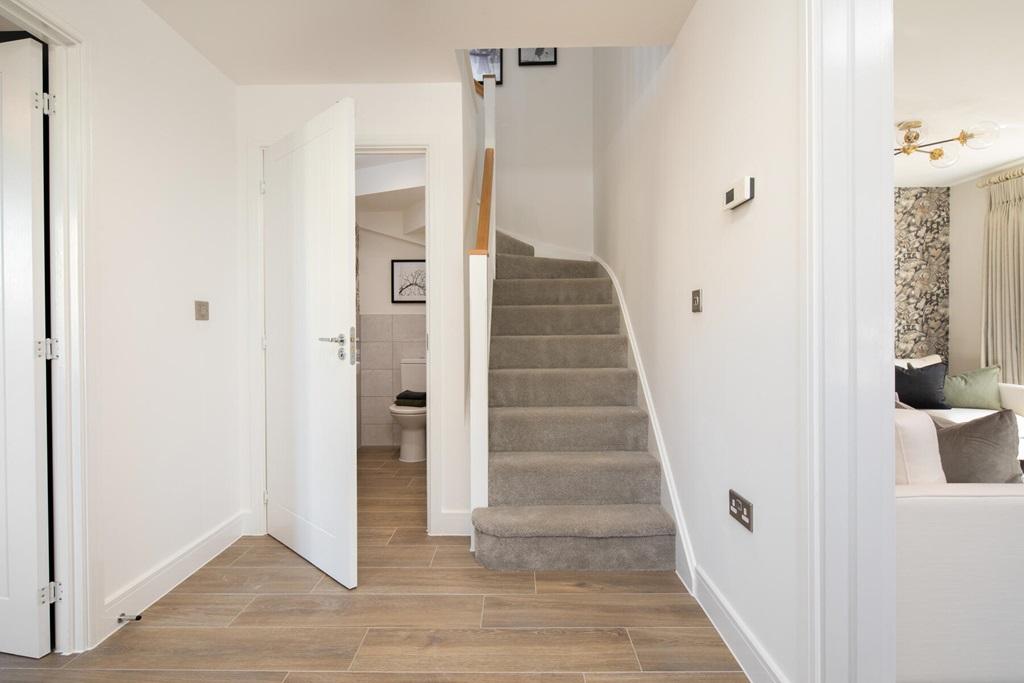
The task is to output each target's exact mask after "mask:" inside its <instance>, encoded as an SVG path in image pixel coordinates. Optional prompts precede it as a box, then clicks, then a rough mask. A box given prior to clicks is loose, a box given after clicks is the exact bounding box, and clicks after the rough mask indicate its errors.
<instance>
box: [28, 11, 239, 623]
mask: <svg viewBox="0 0 1024 683" xmlns="http://www.w3.org/2000/svg"><path fill="white" fill-rule="evenodd" d="M30 4H31V6H33V7H35V8H37V9H38V11H40V12H41V13H43V14H44V15H46V16H48V17H51V18H53V19H55V20H57V21H58V22H63V23H64V24H65V25H66V26H67V27H69V28H70V29H72V30H73V31H75V32H76V33H77V34H78V35H79V37H80V38H81V39H82V40H83V41H84V45H85V71H86V74H87V75H86V79H87V80H86V82H85V88H86V99H87V110H88V116H89V119H90V122H91V159H90V166H89V182H90V186H89V188H88V195H87V197H88V199H87V204H88V208H87V215H86V220H85V223H84V230H85V232H84V235H83V243H84V253H85V256H84V259H85V262H84V271H83V272H84V275H83V277H84V283H83V290H84V299H85V301H84V318H85V349H86V353H87V355H88V362H87V364H86V378H85V380H86V414H87V422H86V425H85V429H86V435H85V438H86V457H87V472H88V482H87V498H88V500H87V504H88V531H89V548H88V550H89V558H90V565H89V577H88V580H89V584H88V588H89V593H90V594H89V600H90V606H91V618H92V623H91V628H90V634H89V640H90V642H92V643H96V642H98V641H99V640H101V639H102V638H104V637H105V636H106V635H108V634H109V633H110V632H111V631H112V630H113V629H114V628H116V621H115V618H116V615H117V614H118V613H119V612H121V611H127V612H137V611H140V610H141V609H142V608H144V607H146V606H147V605H148V602H149V601H150V600H152V599H153V598H155V597H157V596H158V595H159V594H160V592H162V591H163V590H167V589H169V588H171V587H172V586H173V585H174V583H176V582H177V581H178V580H180V579H181V578H183V577H184V575H187V573H188V572H189V571H191V569H192V568H194V566H199V565H200V564H202V563H203V562H205V561H206V560H207V559H209V557H206V555H207V554H208V553H211V552H215V551H216V550H219V548H218V547H217V545H218V544H219V543H222V542H227V540H230V539H231V538H233V537H234V536H236V535H237V534H238V533H239V532H240V530H241V522H240V517H239V515H240V512H241V510H242V508H243V507H244V503H243V501H242V498H241V493H242V488H241V486H240V485H239V478H240V473H241V472H242V471H243V470H242V468H243V452H244V451H243V443H242V431H241V414H240V410H239V405H238V404H239V402H238V386H239V382H240V378H241V364H240V359H239V354H238V350H239V348H240V344H241V336H240V333H241V328H240V321H241V319H242V312H241V307H242V304H243V302H242V301H241V300H240V297H239V291H240V287H239V285H240V282H239V280H238V276H239V273H240V265H241V259H240V254H241V246H242V245H241V242H240V240H239V233H238V229H237V228H238V223H237V214H236V210H235V200H234V198H235V185H234V183H235V179H234V177H235V172H236V171H235V169H236V161H235V160H236V152H235V85H234V84H233V83H232V82H230V81H229V80H228V79H227V78H226V77H224V76H223V75H222V74H221V73H220V72H219V71H218V70H217V69H215V68H214V67H213V66H212V65H210V64H209V63H208V62H207V61H206V60H205V59H204V58H203V57H202V56H200V55H199V54H198V53H197V52H196V51H195V50H194V49H193V48H192V47H191V46H189V45H188V44H187V43H185V41H183V40H182V39H181V38H180V37H179V36H178V35H177V34H176V33H175V32H174V31H172V30H171V29H170V28H169V27H168V26H167V25H166V24H165V23H164V21H163V20H162V19H161V18H160V17H158V16H157V15H156V14H154V13H153V12H152V11H151V10H150V9H149V8H148V7H146V6H145V5H144V4H142V3H141V2H138V1H137V0H94V1H92V2H87V3H86V2H80V0H30ZM193 299H205V300H209V301H210V321H209V322H196V321H195V320H193V305H192V301H193ZM247 465H248V463H247V462H245V464H244V466H245V467H247ZM204 540H205V541H207V543H206V544H205V545H204V543H203V542H204ZM182 572H185V574H182ZM147 581H150V582H148V583H147Z"/></svg>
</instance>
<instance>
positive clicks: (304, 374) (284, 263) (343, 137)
mask: <svg viewBox="0 0 1024 683" xmlns="http://www.w3.org/2000/svg"><path fill="white" fill-rule="evenodd" d="M354 128H355V109H354V105H353V102H352V100H349V99H346V100H342V101H340V102H338V103H337V104H335V105H334V106H333V107H331V108H330V109H328V110H327V111H325V112H323V113H322V114H320V115H319V116H317V117H315V118H313V119H312V120H310V121H309V122H307V123H306V124H305V125H303V126H302V127H301V128H299V129H298V130H297V131H295V132H293V133H292V134H291V135H288V136H287V137H286V138H284V139H283V140H281V141H280V142H278V143H277V144H275V145H273V146H272V147H270V148H268V149H267V150H266V151H265V155H264V179H265V195H264V235H265V237H264V253H265V263H264V266H265V274H266V275H265V290H266V299H265V300H266V338H267V349H266V378H267V380H266V387H267V494H268V500H267V528H268V532H269V533H270V535H271V536H273V537H274V538H276V539H278V540H279V541H281V542H282V543H284V544H285V545H287V546H288V547H289V548H291V549H292V550H294V551H295V552H297V553H298V554H299V555H301V556H303V557H304V558H306V559H307V560H309V562H311V563H312V564H314V565H316V566H317V567H319V568H320V569H321V570H322V571H323V572H324V573H326V574H327V575H328V576H330V577H331V578H333V579H334V580H336V581H338V582H339V583H341V584H342V585H344V586H347V587H349V588H354V587H355V586H356V579H357V577H356V400H357V399H356V364H355V358H354V357H353V354H354V353H355V340H354V339H352V337H353V335H354V332H355V325H356V245H355V235H356V227H355V137H354Z"/></svg>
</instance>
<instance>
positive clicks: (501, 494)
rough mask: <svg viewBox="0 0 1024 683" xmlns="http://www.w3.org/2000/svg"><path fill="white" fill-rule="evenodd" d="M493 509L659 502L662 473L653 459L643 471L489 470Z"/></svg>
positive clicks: (613, 469) (636, 469)
mask: <svg viewBox="0 0 1024 683" xmlns="http://www.w3.org/2000/svg"><path fill="white" fill-rule="evenodd" d="M488 477H489V485H488V486H489V488H488V495H489V499H490V504H491V505H492V506H494V505H618V504H623V505H629V504H634V503H636V504H644V503H651V504H654V503H659V502H660V501H661V472H660V469H659V468H658V466H657V464H656V462H655V461H654V459H653V458H651V459H650V464H649V465H647V466H643V467H628V468H624V467H591V468H581V467H574V466H566V467H559V466H557V465H554V466H548V467H545V468H543V469H537V470H528V469H525V468H523V467H515V466H499V465H496V463H494V462H493V461H492V463H491V467H490V468H489V470H488Z"/></svg>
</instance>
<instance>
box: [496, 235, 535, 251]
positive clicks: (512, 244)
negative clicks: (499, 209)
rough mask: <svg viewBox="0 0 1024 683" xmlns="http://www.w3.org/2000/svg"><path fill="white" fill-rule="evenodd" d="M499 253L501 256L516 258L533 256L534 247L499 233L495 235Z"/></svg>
mask: <svg viewBox="0 0 1024 683" xmlns="http://www.w3.org/2000/svg"><path fill="white" fill-rule="evenodd" d="M495 237H496V238H497V239H496V243H497V244H496V246H497V251H498V253H499V254H513V255H516V256H533V245H530V244H527V243H526V242H522V241H520V240H517V239H516V238H515V237H510V236H509V235H506V234H505V233H503V232H501V231H498V232H497V234H496V235H495Z"/></svg>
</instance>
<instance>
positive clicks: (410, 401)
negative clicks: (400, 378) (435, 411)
mask: <svg viewBox="0 0 1024 683" xmlns="http://www.w3.org/2000/svg"><path fill="white" fill-rule="evenodd" d="M395 405H396V406H405V407H406V408H426V407H427V402H426V401H425V400H420V399H418V398H396V399H395Z"/></svg>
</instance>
